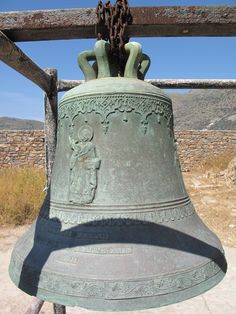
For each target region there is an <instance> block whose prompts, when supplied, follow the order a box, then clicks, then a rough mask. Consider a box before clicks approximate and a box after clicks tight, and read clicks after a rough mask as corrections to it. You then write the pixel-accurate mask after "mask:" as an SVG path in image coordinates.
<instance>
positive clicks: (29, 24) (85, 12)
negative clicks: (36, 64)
mask: <svg viewBox="0 0 236 314" xmlns="http://www.w3.org/2000/svg"><path fill="white" fill-rule="evenodd" d="M131 13H132V15H133V25H131V26H129V28H128V34H129V36H132V37H162V36H236V6H202V7H201V6H166V7H132V8H131ZM95 22H96V13H95V9H67V10H47V11H25V12H24V11H20V12H1V13H0V30H1V31H2V32H4V33H5V34H6V35H7V36H8V37H9V38H10V39H11V40H13V41H35V40H54V39H73V38H94V37H95V27H94V24H95Z"/></svg>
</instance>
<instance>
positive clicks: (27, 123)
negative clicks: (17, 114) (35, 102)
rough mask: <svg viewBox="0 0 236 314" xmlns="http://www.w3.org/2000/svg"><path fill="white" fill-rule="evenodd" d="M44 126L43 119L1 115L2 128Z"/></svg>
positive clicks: (38, 128) (32, 128)
mask: <svg viewBox="0 0 236 314" xmlns="http://www.w3.org/2000/svg"><path fill="white" fill-rule="evenodd" d="M43 127H44V123H43V122H41V121H36V120H24V119H17V118H9V117H0V130H42V129H43Z"/></svg>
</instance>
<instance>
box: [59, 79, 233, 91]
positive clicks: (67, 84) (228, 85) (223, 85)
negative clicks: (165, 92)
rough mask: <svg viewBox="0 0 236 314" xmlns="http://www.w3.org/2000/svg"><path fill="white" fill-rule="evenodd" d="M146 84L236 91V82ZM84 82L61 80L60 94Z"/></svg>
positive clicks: (185, 81) (165, 80) (192, 81)
mask: <svg viewBox="0 0 236 314" xmlns="http://www.w3.org/2000/svg"><path fill="white" fill-rule="evenodd" d="M146 82H148V83H150V84H152V85H154V86H157V87H159V88H165V89H169V88H177V89H181V88H182V89H206V88H209V89H234V88H236V80H173V79H172V80H169V79H162V80H146ZM83 83H84V81H79V80H78V81H76V80H71V81H70V80H60V81H58V86H57V89H58V92H65V91H68V90H70V89H71V88H73V87H76V86H78V85H81V84H83Z"/></svg>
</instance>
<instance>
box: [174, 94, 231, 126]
mask: <svg viewBox="0 0 236 314" xmlns="http://www.w3.org/2000/svg"><path fill="white" fill-rule="evenodd" d="M169 95H170V97H171V98H172V101H173V110H174V118H175V128H176V129H179V130H181V129H196V130H202V129H208V130H236V90H226V89H225V90H194V91H191V92H190V93H187V94H179V93H169Z"/></svg>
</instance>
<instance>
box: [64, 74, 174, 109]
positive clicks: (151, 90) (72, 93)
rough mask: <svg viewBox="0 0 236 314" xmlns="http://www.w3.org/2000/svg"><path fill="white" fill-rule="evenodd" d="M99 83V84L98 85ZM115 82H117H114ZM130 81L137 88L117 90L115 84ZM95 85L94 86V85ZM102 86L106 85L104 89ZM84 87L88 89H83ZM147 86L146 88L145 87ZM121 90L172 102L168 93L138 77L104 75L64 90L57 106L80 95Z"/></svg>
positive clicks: (126, 83) (115, 92)
mask: <svg viewBox="0 0 236 314" xmlns="http://www.w3.org/2000/svg"><path fill="white" fill-rule="evenodd" d="M104 82H108V83H109V88H108V87H106V85H103V84H104ZM100 83H101V86H100ZM116 83H117V84H116ZM132 83H133V84H134V85H137V89H135V88H133V89H130V90H128V89H127V90H124V91H120V92H119V91H117V86H118V85H120V86H124V87H127V86H131V85H132ZM94 85H95V86H94ZM96 86H98V89H96ZM104 86H105V87H106V88H105V89H102V88H104ZM141 86H143V88H144V89H143V91H141V92H140V87H141ZM85 87H86V89H88V90H85ZM147 87H148V88H147ZM121 92H122V94H135V95H147V96H148V95H150V96H154V97H161V98H163V101H167V102H169V103H172V100H171V98H170V97H169V95H167V94H166V93H165V92H164V91H162V90H161V89H160V88H159V87H156V86H153V85H151V84H150V83H148V82H145V81H142V80H139V79H135V78H128V77H104V78H100V79H94V80H90V81H87V82H84V83H83V84H81V85H79V86H76V87H74V88H72V89H70V90H69V91H68V92H66V93H65V94H64V95H63V96H62V98H61V100H60V103H59V107H60V105H62V104H63V103H65V102H67V101H70V100H73V99H74V98H77V97H82V96H92V97H93V96H94V97H96V96H97V95H98V94H99V95H103V94H104V95H107V94H112V95H114V94H120V93H121Z"/></svg>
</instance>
